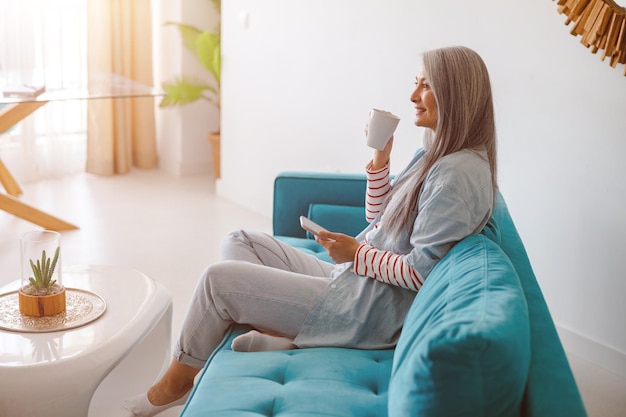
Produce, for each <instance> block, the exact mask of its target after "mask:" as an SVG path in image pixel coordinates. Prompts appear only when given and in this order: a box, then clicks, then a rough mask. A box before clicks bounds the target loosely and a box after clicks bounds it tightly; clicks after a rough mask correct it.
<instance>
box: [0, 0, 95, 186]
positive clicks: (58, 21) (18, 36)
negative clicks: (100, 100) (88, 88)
mask: <svg viewBox="0 0 626 417" xmlns="http://www.w3.org/2000/svg"><path fill="white" fill-rule="evenodd" d="M86 2H87V0H19V1H15V0H0V38H1V39H2V42H1V43H0V70H3V71H6V70H19V71H20V72H22V73H29V72H31V71H32V72H33V74H34V75H35V76H38V77H41V78H42V80H43V82H44V83H45V85H46V88H58V87H63V86H65V85H70V84H74V85H75V84H76V83H82V82H83V80H84V79H85V77H86V26H87V25H86ZM0 158H2V160H3V162H4V163H5V165H7V166H8V167H9V169H10V170H11V172H12V173H13V174H14V176H15V177H16V179H17V180H18V181H19V182H21V183H28V182H33V181H36V180H39V179H44V178H51V177H58V176H61V175H65V174H68V173H74V172H81V171H83V170H84V167H85V160H86V105H85V102H84V101H83V100H72V101H63V102H50V103H48V104H46V105H45V106H43V107H41V108H40V109H39V110H37V111H36V112H35V113H34V114H32V115H31V116H29V117H27V118H26V119H25V120H23V121H22V122H20V123H19V124H18V125H17V126H16V127H14V128H13V129H12V130H10V131H9V132H7V133H5V134H4V135H0Z"/></svg>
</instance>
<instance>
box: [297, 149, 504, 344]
mask: <svg viewBox="0 0 626 417" xmlns="http://www.w3.org/2000/svg"><path fill="white" fill-rule="evenodd" d="M425 154H426V152H425V151H424V150H421V151H419V152H418V153H417V154H416V155H415V157H414V158H413V159H412V160H411V162H409V164H408V165H407V167H406V168H405V169H404V170H403V171H402V172H401V173H400V174H398V176H397V177H396V179H395V181H394V184H393V186H394V187H396V186H400V184H402V183H403V182H404V181H408V180H410V176H409V175H407V173H410V172H413V169H414V168H415V167H416V166H417V164H420V163H421V162H422V160H423V157H424V155H425ZM493 198H494V195H493V187H492V182H491V171H490V168H489V163H488V161H487V157H486V153H484V152H476V151H470V150H462V151H459V152H455V153H453V154H450V155H446V156H444V157H442V158H441V159H440V160H439V161H437V163H436V164H435V165H434V166H433V167H432V168H431V170H430V171H429V173H428V175H427V176H426V179H425V180H424V184H423V186H422V189H421V191H420V195H419V197H418V202H417V207H416V208H415V210H414V217H413V228H412V231H411V232H410V233H409V232H408V231H407V232H404V233H403V234H402V235H400V236H399V237H395V238H390V236H389V234H387V233H386V232H385V228H384V224H383V225H379V227H378V228H376V229H375V228H374V225H375V224H376V223H378V222H380V221H381V217H382V214H383V213H380V214H379V215H378V216H377V217H376V219H375V220H374V221H373V222H372V223H371V224H370V225H369V226H368V227H367V228H366V229H365V230H363V231H362V232H361V233H360V234H359V235H358V236H357V240H359V241H361V242H362V241H363V239H364V238H365V236H366V235H367V238H368V244H369V245H371V246H374V247H376V248H378V249H383V250H388V251H391V252H393V253H396V254H402V255H405V256H406V261H407V262H408V263H410V265H411V266H412V267H413V268H415V270H416V271H417V272H418V273H419V274H420V276H422V277H424V278H427V277H428V274H429V273H430V271H431V270H432V269H433V268H434V266H435V265H436V264H437V262H439V260H440V259H441V258H443V257H444V256H445V255H446V254H447V253H448V251H449V250H450V249H451V248H452V247H453V246H454V245H455V244H456V243H457V242H459V241H460V240H462V239H463V238H465V237H467V236H469V235H470V234H473V233H478V232H480V231H481V230H482V228H483V227H484V226H485V225H486V224H487V221H488V220H489V218H490V217H491V212H492V209H493ZM351 267H352V263H351V262H348V263H344V264H340V265H336V266H335V268H334V270H333V273H332V277H333V280H332V281H331V283H330V284H329V285H328V287H327V288H326V289H325V290H324V291H323V292H322V294H321V295H320V297H319V299H318V301H317V303H316V304H315V306H314V307H313V308H312V309H311V312H310V313H309V315H308V316H307V318H306V320H305V322H304V324H303V326H302V328H301V329H300V333H299V334H298V336H297V337H296V339H295V341H294V342H295V344H296V345H298V346H299V347H314V346H336V347H352V348H360V349H386V348H391V347H393V346H395V344H396V342H397V340H398V338H399V336H400V331H401V330H402V324H403V322H404V317H405V316H406V313H407V312H408V310H409V308H410V306H411V304H412V302H413V299H414V298H415V295H416V294H417V293H416V292H414V291H411V290H407V289H403V288H400V287H396V286H393V285H389V284H384V283H381V282H379V281H376V280H374V279H372V278H369V277H364V276H360V275H357V274H355V273H354V272H353V271H352V268H351Z"/></svg>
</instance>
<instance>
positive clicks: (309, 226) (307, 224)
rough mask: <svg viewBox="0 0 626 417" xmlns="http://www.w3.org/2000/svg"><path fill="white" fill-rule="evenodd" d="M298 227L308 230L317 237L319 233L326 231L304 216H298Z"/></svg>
mask: <svg viewBox="0 0 626 417" xmlns="http://www.w3.org/2000/svg"><path fill="white" fill-rule="evenodd" d="M300 226H302V228H303V229H304V230H308V231H309V232H311V233H313V234H314V235H315V236H317V235H318V234H319V233H320V232H321V231H326V229H324V228H323V227H322V226H320V225H319V224H317V223H315V222H314V221H313V220H311V219H309V218H308V217H305V216H300Z"/></svg>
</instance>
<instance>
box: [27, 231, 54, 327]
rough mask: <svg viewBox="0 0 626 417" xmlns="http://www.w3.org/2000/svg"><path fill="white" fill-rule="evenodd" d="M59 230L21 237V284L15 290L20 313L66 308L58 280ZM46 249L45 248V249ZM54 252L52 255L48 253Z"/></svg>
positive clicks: (51, 312) (47, 312)
mask: <svg viewBox="0 0 626 417" xmlns="http://www.w3.org/2000/svg"><path fill="white" fill-rule="evenodd" d="M58 242H59V234H58V233H57V232H52V231H47V230H46V231H43V232H30V233H26V234H25V235H24V236H23V237H22V264H23V265H22V285H21V286H20V289H19V291H18V299H19V308H20V313H22V314H24V315H27V316H37V317H41V316H53V315H55V314H59V313H62V312H64V311H65V309H66V298H65V287H64V286H63V284H62V282H61V267H60V263H59V261H60V253H61V252H60V251H61V247H60V246H59V244H58ZM46 249H47V250H48V252H46ZM51 252H53V255H51V256H50V255H49V254H50V253H51Z"/></svg>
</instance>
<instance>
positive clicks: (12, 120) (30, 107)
mask: <svg viewBox="0 0 626 417" xmlns="http://www.w3.org/2000/svg"><path fill="white" fill-rule="evenodd" d="M46 103H47V101H28V102H22V103H11V104H6V105H5V106H4V107H2V108H0V133H4V132H6V131H7V130H9V129H11V128H12V127H13V126H15V125H16V124H17V123H18V122H20V121H21V120H22V119H24V118H25V117H27V116H28V115H29V114H31V113H32V112H34V111H35V110H37V109H38V108H39V107H41V106H43V105H44V104H46Z"/></svg>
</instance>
